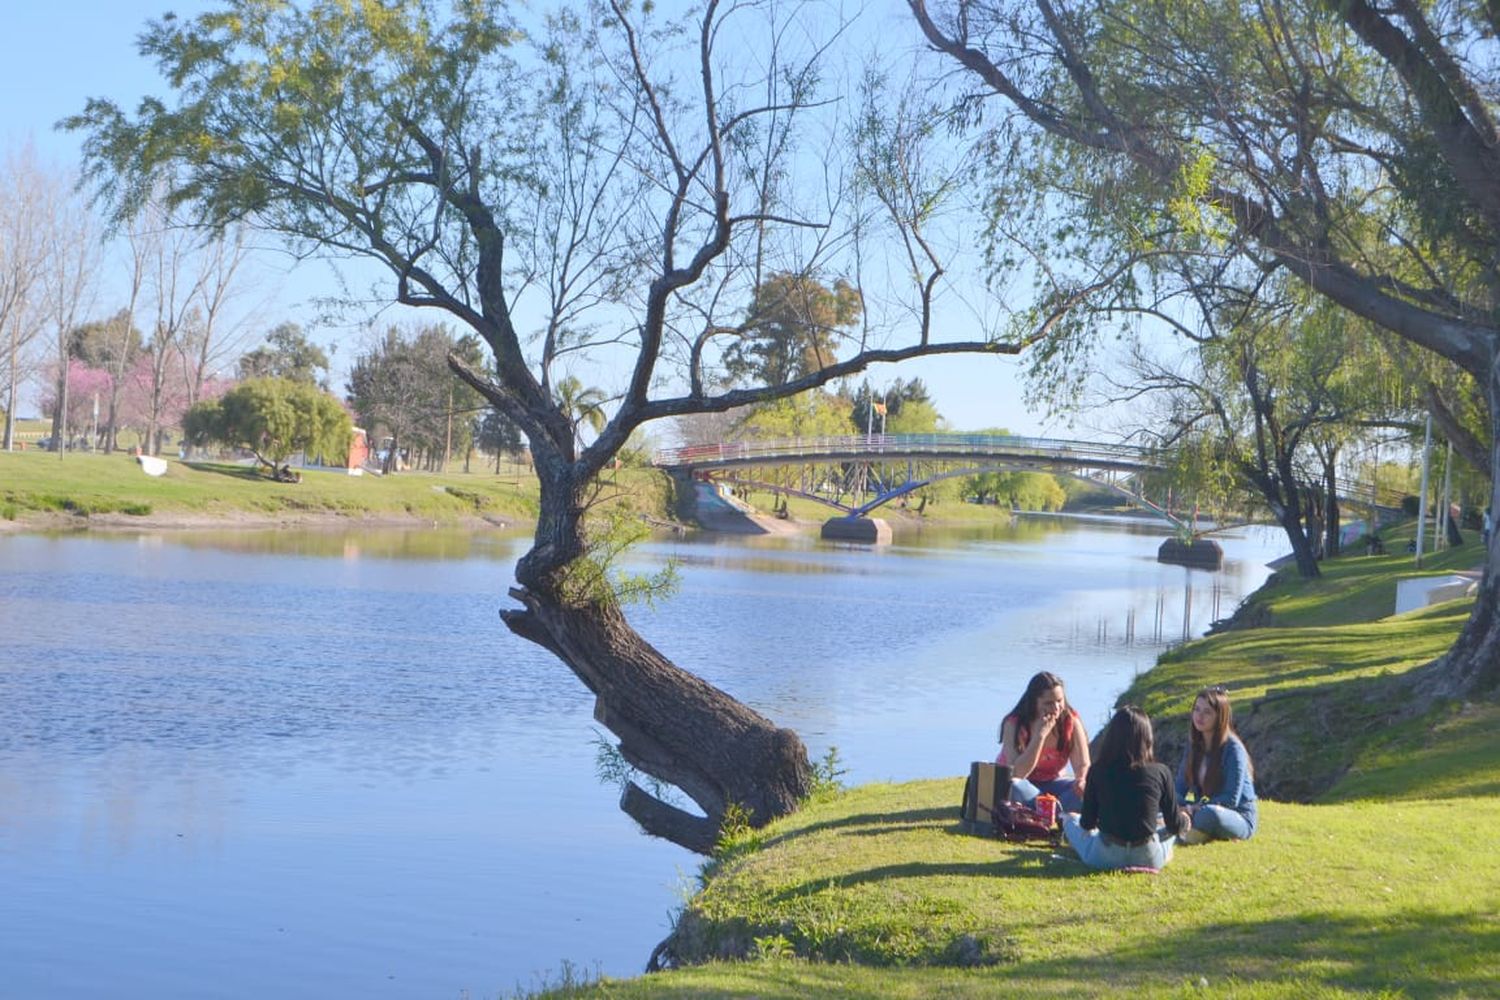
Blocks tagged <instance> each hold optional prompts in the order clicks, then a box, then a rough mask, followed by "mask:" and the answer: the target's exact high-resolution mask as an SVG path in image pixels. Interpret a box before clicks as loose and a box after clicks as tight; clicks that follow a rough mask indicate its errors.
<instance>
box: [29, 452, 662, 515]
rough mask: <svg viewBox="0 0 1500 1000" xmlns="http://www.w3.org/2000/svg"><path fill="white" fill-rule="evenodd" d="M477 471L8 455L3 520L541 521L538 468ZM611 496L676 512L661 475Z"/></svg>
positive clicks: (631, 480)
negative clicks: (263, 469)
mask: <svg viewBox="0 0 1500 1000" xmlns="http://www.w3.org/2000/svg"><path fill="white" fill-rule="evenodd" d="M455 465H456V466H457V465H458V463H455ZM460 468H461V466H460ZM474 468H475V471H474V472H472V473H467V474H466V473H463V472H461V471H453V472H449V473H447V474H431V473H424V472H403V473H401V474H399V475H393V476H376V475H364V476H349V475H347V474H345V473H344V472H343V471H342V470H338V469H333V470H319V469H307V470H305V471H304V473H303V479H302V482H301V483H297V484H295V485H293V484H286V483H275V482H272V481H271V480H269V479H267V478H266V477H264V476H263V475H261V474H259V473H258V472H257V471H256V470H255V469H252V468H250V467H249V466H244V465H232V464H222V463H214V462H179V461H176V460H175V459H174V460H170V462H169V465H168V471H167V473H166V475H163V476H160V477H151V476H147V475H145V474H144V473H142V472H141V470H140V468H139V466H138V465H137V464H136V462H135V460H134V459H133V458H132V457H130V456H129V455H124V454H113V455H102V454H88V453H73V452H70V453H67V454H65V455H62V456H59V455H56V454H48V453H41V452H35V451H26V452H15V453H5V452H0V517H5V518H7V519H9V520H22V521H32V520H36V519H38V518H39V517H40V516H43V515H58V514H66V515H69V516H70V517H71V518H72V519H74V520H76V521H79V522H85V519H89V520H97V519H98V518H99V517H100V516H101V515H111V518H110V520H111V521H129V520H131V519H132V518H135V519H146V518H150V519H152V520H153V521H155V522H157V523H161V522H170V521H172V520H173V519H174V518H177V519H191V520H202V519H222V520H224V521H226V522H233V521H235V520H237V519H238V520H244V519H250V520H255V519H262V520H277V519H295V518H299V517H302V518H308V517H321V516H329V515H332V516H344V517H350V518H401V519H413V520H422V521H436V522H447V523H453V522H457V521H459V520H462V519H475V518H483V519H485V520H489V521H492V522H507V523H509V522H517V521H521V522H529V521H532V520H534V519H535V517H536V512H537V494H538V491H537V482H536V477H535V476H534V475H533V474H532V473H531V471H530V470H529V469H526V468H525V467H522V466H517V465H515V464H505V465H503V466H502V471H501V474H500V475H498V476H497V475H495V474H494V472H493V469H492V468H491V467H486V466H483V465H478V466H475V467H474ZM603 495H604V496H610V497H616V498H617V499H618V500H619V502H625V503H628V504H630V505H631V506H632V507H634V508H637V509H639V510H641V511H642V512H645V513H649V514H651V515H653V516H656V517H665V516H666V514H665V512H666V511H667V510H668V509H669V507H670V504H669V495H670V483H669V482H668V481H667V479H666V477H664V476H661V475H659V474H657V473H655V472H654V471H651V470H645V469H622V470H619V471H618V472H611V473H608V474H607V475H606V478H605V482H604V484H603ZM64 523H66V522H64ZM85 523H86V522H85Z"/></svg>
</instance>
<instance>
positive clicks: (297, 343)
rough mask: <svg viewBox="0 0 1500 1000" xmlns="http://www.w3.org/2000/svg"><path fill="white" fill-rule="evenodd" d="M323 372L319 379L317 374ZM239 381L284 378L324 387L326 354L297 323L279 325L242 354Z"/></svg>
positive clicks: (326, 363) (326, 366) (326, 374)
mask: <svg viewBox="0 0 1500 1000" xmlns="http://www.w3.org/2000/svg"><path fill="white" fill-rule="evenodd" d="M319 372H322V373H323V376H322V378H319V376H318V373H319ZM239 375H240V378H241V379H252V378H284V379H288V380H290V381H292V382H306V383H309V384H324V387H325V388H326V387H327V386H326V384H325V383H326V380H327V377H328V354H327V353H326V352H325V351H324V350H323V349H322V348H321V347H319V346H318V345H317V344H314V343H313V342H312V341H310V340H308V339H307V335H306V334H305V333H303V331H302V327H300V326H298V325H297V324H296V323H282V324H280V325H278V326H276V327H274V328H273V329H272V330H271V332H270V333H268V334H266V342H265V344H264V345H263V346H261V347H257V348H255V349H254V350H252V351H249V352H247V353H246V354H244V355H242V356H241V357H240V360H239Z"/></svg>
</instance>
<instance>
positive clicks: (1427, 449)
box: [1417, 413, 1432, 568]
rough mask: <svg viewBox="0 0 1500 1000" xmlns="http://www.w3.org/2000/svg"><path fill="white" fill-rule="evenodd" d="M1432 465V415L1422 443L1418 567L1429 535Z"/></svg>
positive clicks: (1428, 416) (1418, 506)
mask: <svg viewBox="0 0 1500 1000" xmlns="http://www.w3.org/2000/svg"><path fill="white" fill-rule="evenodd" d="M1431 464H1432V414H1431V413H1429V414H1427V433H1426V437H1425V438H1424V439H1423V441H1422V496H1421V497H1420V498H1419V499H1418V501H1417V567H1418V568H1421V565H1422V543H1423V541H1424V539H1425V538H1426V535H1427V474H1428V466H1430V465H1431Z"/></svg>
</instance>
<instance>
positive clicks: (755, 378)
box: [724, 272, 863, 386]
mask: <svg viewBox="0 0 1500 1000" xmlns="http://www.w3.org/2000/svg"><path fill="white" fill-rule="evenodd" d="M862 312H863V307H862V306H861V305H860V299H859V292H857V291H856V290H855V289H854V286H852V285H850V284H849V282H847V281H845V280H844V279H842V278H839V279H837V280H835V281H834V283H833V287H832V288H829V287H826V286H825V285H823V284H822V283H821V282H819V281H817V280H816V279H815V278H812V277H809V276H808V275H804V274H789V273H786V272H782V273H778V274H772V275H770V276H769V277H767V278H766V279H765V280H764V281H762V282H761V283H760V284H758V285H757V286H756V287H755V292H754V294H753V295H752V296H751V299H750V304H749V306H748V307H747V309H746V316H745V320H744V322H743V323H742V324H741V326H740V328H739V330H738V331H737V334H738V339H737V340H736V341H735V342H734V344H733V345H732V346H731V347H730V348H729V350H728V352H727V353H726V354H725V356H724V362H725V368H726V369H727V371H728V374H729V377H730V379H732V380H748V381H751V382H758V383H763V384H765V385H772V386H775V385H784V384H785V383H787V382H789V381H791V380H792V379H795V378H802V377H803V376H806V375H809V374H811V373H813V372H817V371H820V370H821V369H824V368H827V367H828V366H829V365H831V364H833V363H834V362H835V361H836V360H837V359H838V349H839V345H840V341H841V340H842V338H843V334H842V332H841V331H843V330H846V329H849V328H851V327H853V326H854V325H855V324H856V323H858V322H859V317H860V314H861V313H862Z"/></svg>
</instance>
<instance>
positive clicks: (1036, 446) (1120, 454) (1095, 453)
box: [652, 434, 1155, 468]
mask: <svg viewBox="0 0 1500 1000" xmlns="http://www.w3.org/2000/svg"><path fill="white" fill-rule="evenodd" d="M960 453H962V454H966V455H985V454H994V455H1025V456H1033V457H1036V458H1066V459H1069V460H1071V461H1074V462H1078V463H1080V464H1082V463H1086V462H1088V461H1091V460H1093V461H1111V462H1131V463H1134V464H1138V465H1152V464H1155V463H1154V460H1153V456H1152V455H1151V453H1150V452H1149V451H1148V450H1147V449H1145V448H1141V447H1137V446H1135V445H1124V444H1099V443H1097V442H1093V441H1069V440H1060V439H1054V438H1031V437H1016V436H1013V435H1000V434H850V435H841V436H837V437H812V438H794V439H791V440H782V441H724V442H720V443H718V444H697V445H688V446H686V447H683V448H662V449H659V450H658V451H656V452H655V454H654V455H653V456H652V464H654V465H657V466H662V467H668V468H671V467H684V466H686V467H692V466H698V465H721V464H727V463H733V462H755V461H768V460H771V459H780V458H798V457H803V456H818V457H837V456H848V457H850V458H876V457H879V456H882V455H892V456H894V455H900V456H908V455H924V454H927V455H937V454H946V455H953V454H960Z"/></svg>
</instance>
